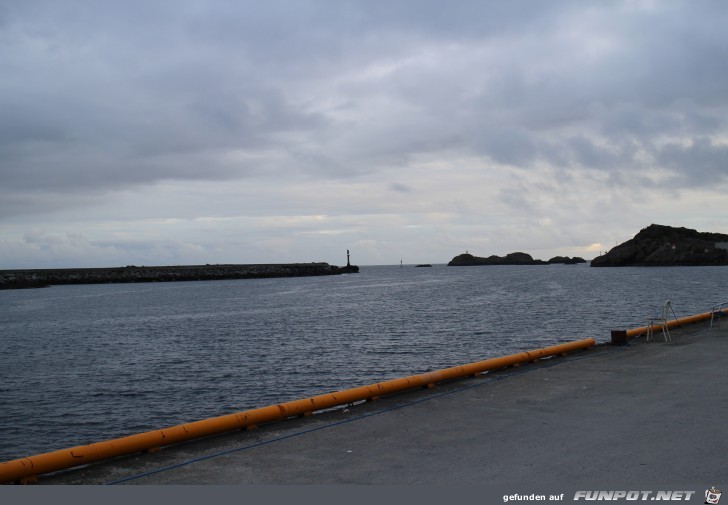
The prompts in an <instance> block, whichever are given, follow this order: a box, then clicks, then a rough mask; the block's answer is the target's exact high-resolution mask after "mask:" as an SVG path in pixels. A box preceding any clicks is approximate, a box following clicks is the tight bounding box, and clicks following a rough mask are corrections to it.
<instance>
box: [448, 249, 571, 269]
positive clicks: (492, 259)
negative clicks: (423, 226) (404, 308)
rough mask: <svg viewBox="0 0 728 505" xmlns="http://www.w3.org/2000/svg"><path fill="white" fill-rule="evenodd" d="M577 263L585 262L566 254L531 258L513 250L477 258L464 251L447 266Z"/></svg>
mask: <svg viewBox="0 0 728 505" xmlns="http://www.w3.org/2000/svg"><path fill="white" fill-rule="evenodd" d="M577 263H586V260H585V259H583V258H579V257H577V256H575V257H573V258H569V257H568V256H555V257H553V258H551V259H550V260H548V261H543V260H538V259H533V256H531V255H530V254H527V253H523V252H513V253H510V254H506V255H505V256H496V255H492V256H488V257H487V258H479V257H478V256H473V255H472V254H469V253H465V254H459V255H458V256H455V257H454V258H453V259H452V260H450V262H449V263H448V264H447V266H451V267H452V266H456V267H462V266H476V265H554V264H564V265H575V264H577Z"/></svg>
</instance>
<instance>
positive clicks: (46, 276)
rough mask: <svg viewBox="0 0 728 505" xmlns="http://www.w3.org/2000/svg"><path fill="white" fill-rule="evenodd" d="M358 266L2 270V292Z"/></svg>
mask: <svg viewBox="0 0 728 505" xmlns="http://www.w3.org/2000/svg"><path fill="white" fill-rule="evenodd" d="M358 271H359V267H357V266H356V265H351V264H349V263H348V261H347V265H346V266H345V267H338V266H334V265H329V264H328V263H288V264H260V265H190V266H152V267H147V266H133V265H130V266H126V267H118V268H60V269H33V270H0V289H17V288H37V287H45V286H50V285H54V284H107V283H122V282H170V281H201V280H224V279H259V278H271V277H307V276H319V275H341V274H345V273H356V272H358Z"/></svg>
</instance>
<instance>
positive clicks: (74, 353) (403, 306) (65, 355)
mask: <svg viewBox="0 0 728 505" xmlns="http://www.w3.org/2000/svg"><path fill="white" fill-rule="evenodd" d="M727 287H728V268H726V267H682V268H604V269H601V268H589V267H588V266H586V265H577V266H565V265H554V266H513V267H510V266H498V267H496V266H492V267H446V266H443V265H435V266H434V267H432V268H414V267H404V268H400V267H399V266H391V267H389V266H377V267H362V269H361V272H360V273H359V274H353V275H344V276H332V277H310V278H290V279H259V280H235V281H211V282H181V283H158V284H155V283H151V284H108V285H86V286H54V287H51V288H47V289H37V290H15V291H0V349H2V351H1V354H0V461H6V460H10V459H14V458H18V457H22V456H27V455H31V454H36V453H41V452H47V451H51V450H55V449H61V448H64V447H71V446H75V445H80V444H86V443H91V442H95V441H99V440H105V439H108V438H114V437H118V436H124V435H128V434H131V433H137V432H140V431H146V430H151V429H154V428H162V427H165V426H171V425H175V424H180V423H184V422H189V421H194V420H197V419H202V418H206V417H212V416H217V415H223V414H228V413H232V412H237V411H240V410H245V409H249V408H254V407H260V406H265V405H269V404H274V403H280V402H283V401H288V400H294V399H298V398H303V397H307V396H312V395H316V394H322V393H326V392H330V391H336V390H339V389H344V388H349V387H354V386H360V385H365V384H370V383H372V382H377V381H381V380H386V379H391V378H395V377H401V376H406V375H411V374H415V373H420V372H423V371H427V370H434V369H438V368H444V367H449V366H453V365H458V364H462V363H468V362H472V361H478V360H482V359H487V358H490V357H495V356H502V355H506V354H512V353H515V352H519V351H522V350H529V349H536V348H540V347H544V346H547V345H553V344H556V343H561V342H566V341H570V340H575V339H581V338H587V337H593V338H595V339H597V340H598V341H607V340H609V338H610V330H612V329H617V328H630V327H635V326H641V325H643V324H645V323H646V321H647V319H649V318H651V317H653V316H656V315H657V314H658V313H659V311H660V309H661V307H662V304H663V303H664V301H665V300H667V299H670V300H672V304H673V307H674V309H675V312H676V313H677V315H678V316H683V315H689V314H694V313H698V312H705V311H707V310H709V309H710V307H711V306H712V305H713V304H714V303H719V302H723V301H728V288H727Z"/></svg>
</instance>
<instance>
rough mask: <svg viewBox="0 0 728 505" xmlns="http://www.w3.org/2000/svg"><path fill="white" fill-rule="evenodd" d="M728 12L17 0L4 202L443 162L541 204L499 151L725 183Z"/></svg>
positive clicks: (17, 212) (659, 179) (23, 203)
mask: <svg viewBox="0 0 728 505" xmlns="http://www.w3.org/2000/svg"><path fill="white" fill-rule="evenodd" d="M727 20H728V6H726V5H725V4H723V3H720V2H708V1H705V2H702V1H701V2H697V3H694V2H682V1H676V2H670V3H650V2H644V3H643V2H629V1H623V2H612V3H603V2H583V1H566V0H564V1H555V2H541V1H535V0H534V1H515V2H489V1H484V2H480V1H461V2H455V3H445V2H440V1H435V0H426V1H398V2H371V1H365V0H362V1H352V2H338V1H334V0H310V1H290V0H271V1H269V2H264V3H260V2H252V1H243V2H238V1H216V2H188V1H179V2H174V3H173V4H171V3H169V2H162V1H159V2H156V1H152V2H148V1H145V2H142V1H131V2H124V3H113V4H108V5H107V4H104V5H102V4H97V3H93V2H81V1H70V2H54V1H50V0H49V1H43V0H37V1H36V0H28V1H26V2H16V3H13V4H4V5H3V6H2V7H1V8H0V46H2V47H3V51H2V52H0V72H1V73H2V75H3V78H2V79H0V110H2V111H3V113H2V114H1V115H0V222H1V221H2V220H9V219H13V220H15V219H21V218H22V219H26V218H27V219H28V220H32V219H34V217H33V216H39V215H42V214H43V213H44V212H45V213H46V214H49V213H52V212H53V213H55V212H58V211H59V210H63V209H68V210H69V212H70V211H73V210H74V209H79V208H86V209H93V208H95V206H96V205H97V204H98V202H99V201H100V200H106V199H108V198H114V195H118V194H120V193H123V192H124V191H135V190H136V191H141V190H150V188H154V187H155V185H160V184H163V183H164V182H165V181H186V182H188V183H189V184H190V185H192V186H194V185H197V184H200V185H202V184H215V183H221V184H224V185H226V186H225V188H226V189H229V188H230V187H237V186H236V185H243V184H250V185H255V187H256V188H258V189H259V192H260V193H261V194H266V195H274V196H270V197H268V201H275V202H278V201H279V198H277V197H275V195H276V193H275V192H276V191H279V192H280V193H281V194H285V193H286V191H292V189H291V188H295V186H288V184H289V182H293V183H299V182H300V181H307V183H311V184H314V183H315V182H316V181H318V184H321V185H325V184H329V183H337V184H344V183H346V182H350V183H351V184H359V183H362V181H369V182H371V181H377V182H378V184H379V185H380V187H381V182H382V181H391V180H397V181H402V182H396V183H392V184H390V185H389V189H391V190H392V191H395V192H398V193H399V194H401V195H407V196H412V197H413V198H414V194H415V193H418V194H419V187H418V191H417V192H415V191H409V188H411V187H412V186H411V185H410V184H409V182H408V179H407V177H427V175H421V174H427V173H428V172H423V171H422V166H424V165H426V166H438V167H442V166H445V165H447V164H448V163H453V165H452V167H451V168H450V170H451V172H452V173H453V174H456V173H458V172H459V171H465V170H474V169H470V168H467V169H466V168H465V167H470V166H479V167H484V168H482V170H487V174H486V175H487V176H488V178H489V180H492V181H493V182H492V184H494V185H496V184H497V185H499V186H497V187H494V189H493V194H494V195H495V196H494V201H499V202H500V203H502V204H504V205H506V206H507V207H508V206H510V207H514V208H515V207H520V208H523V209H531V210H532V211H533V212H536V210H535V209H537V208H538V207H537V206H536V204H535V203H531V204H530V206H526V205H525V202H524V201H523V200H522V197H521V196H520V193H519V188H518V187H516V186H515V185H512V184H511V183H510V182H509V179H508V177H507V175H504V173H506V172H503V171H504V170H505V171H507V170H510V169H512V168H515V169H518V170H522V171H526V172H530V173H532V174H533V176H534V177H536V178H541V179H543V177H555V178H560V179H561V181H562V182H563V181H567V180H572V179H578V178H579V177H583V178H587V179H589V180H595V181H601V184H604V185H608V186H609V187H610V188H620V187H622V188H630V187H632V186H633V185H634V184H635V183H636V182H639V183H646V182H649V183H650V184H652V185H657V186H659V185H661V184H662V185H676V184H679V185H680V186H681V187H685V188H691V189H694V190H700V191H712V189H713V188H714V186H715V185H716V184H725V182H726V180H727V174H728V171H727V170H726V169H725V160H726V147H725V146H726V138H728V124H727V122H728V119H726V118H728V101H727V100H726V94H725V90H726V89H728V59H726V58H725V54H728V35H727V34H726V32H725V29H724V27H725V23H726V21H727ZM453 160H469V161H468V162H467V163H460V162H457V161H453ZM428 164H431V165H428ZM463 173H466V172H463ZM467 173H471V172H467ZM473 173H474V172H473ZM395 174H396V175H395ZM453 178H455V177H453ZM332 181H333V182H332ZM220 187H221V188H222V187H223V186H220ZM461 187H462V186H453V188H448V187H445V186H444V185H441V190H442V191H443V193H444V194H443V197H442V198H441V200H443V201H461V200H462V198H461V196H460V194H459V192H460V191H462V189H460V188H461ZM205 191H207V189H206V190H205ZM448 191H452V193H448V194H445V193H446V192H448ZM543 191H556V189H554V187H550V186H543ZM375 193H376V192H374V191H372V192H371V193H370V194H372V195H374V194H375ZM145 194H147V192H145ZM390 194H391V193H390ZM261 198H262V197H261ZM150 199H151V197H150ZM280 200H281V201H282V200H283V199H282V198H281V199H280ZM230 201H234V198H230ZM464 204H465V205H466V206H470V205H474V203H472V202H464ZM145 205H150V204H149V203H148V202H147V203H146V204H145ZM179 205H180V206H184V203H180V204H179ZM387 205H388V202H380V201H378V200H377V199H376V198H374V196H372V197H371V199H370V201H366V202H364V201H362V202H358V203H357V208H359V209H361V212H370V213H372V214H375V213H377V212H380V209H382V208H386V207H387ZM420 205H422V204H420ZM332 206H333V204H332V205H331V207H332ZM151 207H152V206H151V205H150V209H151ZM172 207H173V205H172ZM423 207H424V206H423ZM297 209H298V210H299V211H301V212H305V211H307V210H308V211H310V212H311V213H316V208H313V207H312V208H306V207H305V205H301V206H299V207H297ZM215 211H216V212H217V213H221V214H226V213H227V214H231V215H240V214H246V215H247V214H252V213H255V212H256V210H255V209H252V207H246V206H245V204H244V202H240V203H238V205H237V206H235V207H233V206H231V207H229V209H228V210H225V209H222V208H221V206H219V205H218V206H216V207H215ZM149 212H152V211H151V210H150V211H149Z"/></svg>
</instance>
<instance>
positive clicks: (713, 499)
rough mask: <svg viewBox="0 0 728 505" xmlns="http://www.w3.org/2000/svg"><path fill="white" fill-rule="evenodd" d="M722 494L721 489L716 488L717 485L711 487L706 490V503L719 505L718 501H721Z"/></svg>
mask: <svg viewBox="0 0 728 505" xmlns="http://www.w3.org/2000/svg"><path fill="white" fill-rule="evenodd" d="M720 495H721V492H720V489H715V486H713V487H711V488H710V489H708V490H707V491H706V492H705V503H710V504H712V505H717V503H718V502H719V501H720Z"/></svg>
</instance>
